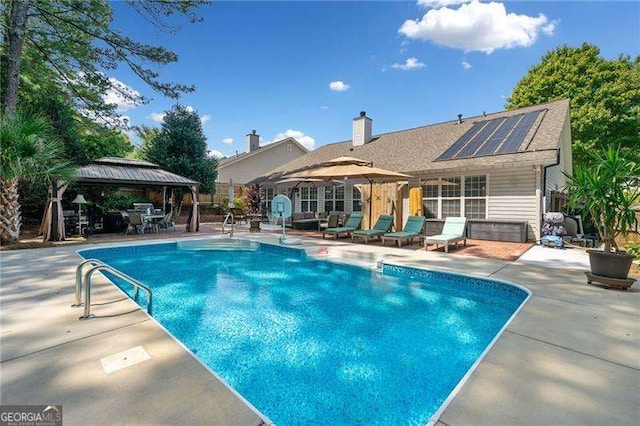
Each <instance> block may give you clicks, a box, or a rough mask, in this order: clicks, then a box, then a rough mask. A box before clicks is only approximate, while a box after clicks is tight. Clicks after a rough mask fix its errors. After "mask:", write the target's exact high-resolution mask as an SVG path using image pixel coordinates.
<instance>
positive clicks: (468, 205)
mask: <svg viewBox="0 0 640 426" xmlns="http://www.w3.org/2000/svg"><path fill="white" fill-rule="evenodd" d="M464 215H465V216H466V217H467V219H486V217H487V177H486V176H484V175H482V176H465V178H464Z"/></svg>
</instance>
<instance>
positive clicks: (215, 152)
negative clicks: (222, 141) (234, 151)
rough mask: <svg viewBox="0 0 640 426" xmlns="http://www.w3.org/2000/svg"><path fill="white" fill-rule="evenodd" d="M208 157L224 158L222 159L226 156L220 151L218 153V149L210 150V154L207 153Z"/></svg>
mask: <svg viewBox="0 0 640 426" xmlns="http://www.w3.org/2000/svg"><path fill="white" fill-rule="evenodd" d="M207 155H208V156H209V157H215V158H222V157H224V156H225V155H224V154H223V153H222V152H220V151H218V150H216V149H212V150H210V151H209V152H207Z"/></svg>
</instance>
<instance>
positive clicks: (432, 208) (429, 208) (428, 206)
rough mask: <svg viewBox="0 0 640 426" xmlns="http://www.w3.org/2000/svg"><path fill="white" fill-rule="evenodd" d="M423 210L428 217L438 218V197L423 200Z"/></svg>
mask: <svg viewBox="0 0 640 426" xmlns="http://www.w3.org/2000/svg"><path fill="white" fill-rule="evenodd" d="M422 212H423V214H424V216H425V217H426V218H427V219H436V218H437V217H438V199H437V198H436V199H435V200H429V199H424V200H423V201H422Z"/></svg>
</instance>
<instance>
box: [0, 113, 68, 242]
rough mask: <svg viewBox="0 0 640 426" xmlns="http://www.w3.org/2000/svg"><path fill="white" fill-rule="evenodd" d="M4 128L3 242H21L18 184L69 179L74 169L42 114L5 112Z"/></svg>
mask: <svg viewBox="0 0 640 426" xmlns="http://www.w3.org/2000/svg"><path fill="white" fill-rule="evenodd" d="M1 125H2V127H0V140H2V144H1V145H0V184H1V185H2V189H0V241H2V242H3V243H6V242H12V241H17V240H18V239H19V237H20V227H21V225H22V216H21V213H20V202H19V201H18V196H19V195H18V184H19V183H20V181H23V180H39V179H41V180H45V181H51V180H52V179H54V178H58V177H59V178H62V179H65V180H69V179H70V177H71V175H72V172H73V169H72V168H71V167H70V165H69V162H68V161H66V160H63V159H62V146H61V145H60V144H59V143H58V142H57V141H56V140H55V139H53V138H52V137H51V136H50V135H51V132H50V126H49V124H48V122H47V121H46V120H45V119H44V118H43V117H40V116H30V115H24V114H5V115H4V116H3V117H2V121H1Z"/></svg>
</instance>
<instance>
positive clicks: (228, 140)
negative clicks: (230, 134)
mask: <svg viewBox="0 0 640 426" xmlns="http://www.w3.org/2000/svg"><path fill="white" fill-rule="evenodd" d="M222 143H226V144H227V145H231V144H232V143H233V138H224V139H222Z"/></svg>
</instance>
